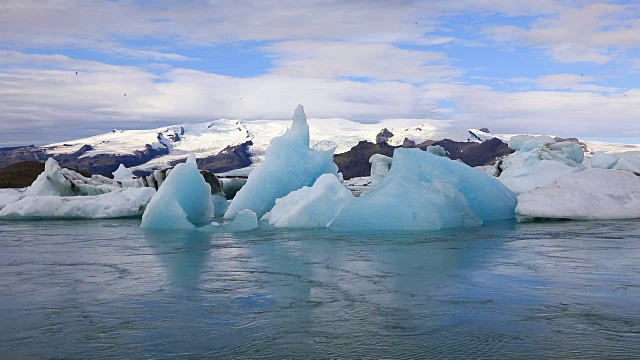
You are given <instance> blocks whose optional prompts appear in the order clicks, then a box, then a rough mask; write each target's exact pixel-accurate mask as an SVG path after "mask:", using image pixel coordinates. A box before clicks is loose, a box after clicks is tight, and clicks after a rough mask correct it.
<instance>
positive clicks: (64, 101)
mask: <svg viewBox="0 0 640 360" xmlns="http://www.w3.org/2000/svg"><path fill="white" fill-rule="evenodd" d="M0 59H3V62H2V64H3V65H2V67H3V68H5V70H4V71H3V72H2V73H0V98H1V99H2V101H1V102H0V133H3V134H9V133H12V134H22V135H20V136H22V138H21V139H23V140H24V141H23V143H25V142H34V141H38V142H49V141H47V140H46V139H51V137H49V138H47V137H45V136H44V135H43V134H42V133H41V132H39V131H38V129H39V128H40V129H44V128H46V129H48V134H51V135H48V136H57V138H56V140H63V139H64V138H74V137H78V136H82V135H90V134H92V133H95V132H99V131H98V130H97V129H101V130H100V131H108V130H109V129H110V128H113V127H129V128H131V127H132V126H133V127H141V128H145V127H150V126H152V124H153V126H159V125H158V122H161V123H163V124H171V123H179V122H185V121H206V120H211V119H215V118H218V117H228V118H246V119H256V118H281V119H286V118H289V116H290V112H291V109H292V108H293V107H295V105H296V104H298V103H302V104H304V105H305V108H306V109H307V111H308V114H309V115H310V116H313V117H320V118H324V117H345V118H352V119H356V120H360V121H369V122H371V121H375V120H378V119H383V118H389V117H393V118H401V117H409V118H421V117H425V116H432V115H433V114H436V113H437V114H440V115H442V116H449V117H451V119H453V120H455V121H456V122H457V124H458V125H459V126H462V127H483V126H487V127H489V128H492V130H494V131H496V132H511V131H513V132H531V133H556V134H559V135H564V136H606V135H612V136H615V135H619V134H621V133H630V132H633V131H639V130H640V125H638V124H637V119H638V118H640V89H632V90H627V91H624V90H619V89H618V90H617V91H614V92H612V93H597V92H592V91H586V89H585V91H581V92H572V91H557V90H556V91H543V90H539V91H522V92H514V93H509V92H502V91H496V90H494V89H491V88H489V87H486V86H477V85H465V84H462V83H458V84H454V83H448V84H447V83H428V84H426V85H420V86H418V85H412V84H408V83H401V82H396V81H380V82H375V83H362V82H356V81H348V80H340V79H322V78H317V77H315V78H305V77H291V76H285V75H279V74H269V75H263V76H258V77H254V78H233V77H228V76H221V75H217V74H212V73H206V72H202V71H195V70H188V69H175V68H170V69H169V70H168V71H166V72H165V73H164V74H163V75H162V79H161V80H162V81H161V82H156V81H155V80H156V77H157V75H154V74H153V73H150V72H147V71H144V70H143V69H141V68H136V67H124V66H114V65H108V64H102V63H99V62H93V61H85V60H75V59H72V58H69V57H66V56H61V55H30V54H23V53H18V52H6V51H5V52H3V53H1V54H0ZM25 64H31V65H33V64H40V65H41V68H40V69H34V68H33V67H31V68H26V67H24V65H25ZM45 65H46V66H45ZM77 69H79V70H77ZM75 71H79V74H78V75H75ZM587 80H591V79H589V78H587ZM531 81H533V82H534V83H536V84H538V85H539V86H542V87H544V86H546V87H548V88H564V87H567V88H572V87H576V86H581V85H586V86H592V85H590V84H588V83H583V82H581V81H582V79H576V78H575V77H574V76H572V75H566V74H560V75H555V76H548V77H543V78H539V79H534V80H531ZM124 93H127V96H126V97H125V96H123V95H124ZM441 100H446V101H455V103H456V109H455V111H454V112H449V113H447V112H443V111H442V106H441V105H440V104H439V103H438V102H439V101H441ZM447 111H449V110H447ZM426 114H428V115H426ZM88 124H93V125H92V126H90V127H89V128H87V126H88ZM81 131H91V132H90V133H80V132H81ZM25 134H27V135H25ZM56 134H57V135H56ZM61 134H62V135H61ZM63 135H64V136H63ZM36 138H37V139H36ZM12 140H14V142H15V141H17V140H15V139H12ZM3 143H4V142H3Z"/></svg>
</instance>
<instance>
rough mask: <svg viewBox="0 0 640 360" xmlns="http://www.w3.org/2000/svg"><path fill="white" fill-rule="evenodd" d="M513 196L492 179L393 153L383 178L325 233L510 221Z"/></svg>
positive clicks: (415, 152) (426, 156)
mask: <svg viewBox="0 0 640 360" xmlns="http://www.w3.org/2000/svg"><path fill="white" fill-rule="evenodd" d="M515 206H516V199H515V196H514V195H513V194H512V193H511V191H509V189H507V188H506V187H505V186H504V185H502V184H501V183H500V182H499V181H498V180H497V179H495V178H493V177H491V176H489V175H487V174H484V173H482V172H480V171H477V170H474V169H473V168H471V167H469V166H467V165H465V164H463V163H460V162H458V161H453V160H450V159H448V158H444V157H440V156H436V155H433V154H431V153H428V152H425V151H422V150H419V149H402V148H400V149H396V150H395V153H394V159H393V166H392V167H391V170H390V171H389V173H388V174H387V176H386V177H385V178H384V179H383V180H382V181H381V182H380V183H378V184H377V185H375V186H374V187H373V188H372V189H371V190H369V191H368V192H366V193H364V194H362V195H361V196H360V197H359V198H357V199H355V200H354V201H351V202H349V203H348V204H347V205H346V206H345V208H344V209H343V210H342V212H341V213H340V214H339V215H338V216H337V217H336V219H335V220H334V221H333V222H332V223H331V225H330V228H333V229H345V230H376V231H377V230H397V229H401V230H431V229H441V228H449V227H458V226H478V225H481V224H482V222H483V221H493V220H505V219H511V218H513V217H514V216H515V212H514V209H515Z"/></svg>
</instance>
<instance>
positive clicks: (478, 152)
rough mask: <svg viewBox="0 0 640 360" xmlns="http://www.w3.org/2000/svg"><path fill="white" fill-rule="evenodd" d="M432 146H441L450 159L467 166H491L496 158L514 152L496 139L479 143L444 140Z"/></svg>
mask: <svg viewBox="0 0 640 360" xmlns="http://www.w3.org/2000/svg"><path fill="white" fill-rule="evenodd" d="M433 145H439V146H442V147H443V148H444V149H445V150H446V151H447V156H448V157H449V158H450V159H453V160H458V159H460V160H462V162H464V163H465V164H467V165H469V166H482V165H492V164H494V163H495V161H496V159H497V158H499V157H501V156H504V155H508V154H511V153H513V152H514V151H513V150H511V149H510V148H509V147H508V146H507V144H505V143H504V142H502V140H500V139H498V138H493V139H491V140H487V141H484V142H481V143H475V142H457V141H453V140H449V139H445V140H442V141H437V142H435V143H433Z"/></svg>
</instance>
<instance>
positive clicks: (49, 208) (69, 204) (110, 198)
mask: <svg viewBox="0 0 640 360" xmlns="http://www.w3.org/2000/svg"><path fill="white" fill-rule="evenodd" d="M155 192H156V191H155V190H154V189H151V188H130V189H118V190H114V191H112V192H109V193H106V194H102V195H96V196H26V197H24V198H22V199H21V200H19V201H17V202H14V203H11V204H8V205H7V206H5V207H4V208H3V209H2V210H0V217H2V218H12V219H14V218H70V219H104V218H118V217H133V216H140V215H142V213H143V212H144V210H145V207H146V206H147V204H148V203H149V201H150V200H151V197H152V196H153V195H154V194H155Z"/></svg>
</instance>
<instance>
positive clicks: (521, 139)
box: [508, 135, 556, 151]
mask: <svg viewBox="0 0 640 360" xmlns="http://www.w3.org/2000/svg"><path fill="white" fill-rule="evenodd" d="M555 142H556V140H555V139H554V138H552V137H551V136H547V135H541V136H533V135H516V136H512V137H511V138H510V139H509V144H508V146H509V148H511V149H512V150H516V151H518V150H520V151H531V150H533V149H535V148H539V147H541V146H544V145H548V144H553V143H555Z"/></svg>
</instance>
